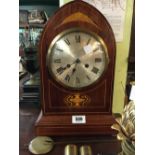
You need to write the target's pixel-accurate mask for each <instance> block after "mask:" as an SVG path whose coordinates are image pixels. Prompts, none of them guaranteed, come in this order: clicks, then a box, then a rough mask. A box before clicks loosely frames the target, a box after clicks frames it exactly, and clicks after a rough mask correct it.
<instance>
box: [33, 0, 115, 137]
mask: <svg viewBox="0 0 155 155" xmlns="http://www.w3.org/2000/svg"><path fill="white" fill-rule="evenodd" d="M115 52H116V46H115V38H114V34H113V31H112V29H111V26H110V25H109V23H108V22H107V20H106V18H105V17H104V16H103V15H102V14H101V13H100V12H99V11H98V10H97V9H95V8H94V7H92V6H91V5H89V4H87V3H85V2H83V1H81V0H78V1H72V2H70V3H68V4H66V5H64V6H63V7H62V8H60V9H59V10H58V11H57V12H56V13H55V14H54V16H53V17H51V18H50V19H49V21H48V23H47V25H46V26H45V28H44V31H43V34H42V37H41V40H40V47H39V56H40V59H39V61H40V74H41V76H40V77H41V104H42V112H41V113H40V115H39V117H38V120H37V121H36V125H35V128H36V134H37V135H46V136H61V135H105V134H114V133H115V131H113V130H112V129H111V125H112V124H113V123H114V122H115V119H114V117H113V115H112V97H113V82H114V68H115ZM78 121H79V122H78Z"/></svg>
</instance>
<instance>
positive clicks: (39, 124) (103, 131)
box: [35, 112, 116, 136]
mask: <svg viewBox="0 0 155 155" xmlns="http://www.w3.org/2000/svg"><path fill="white" fill-rule="evenodd" d="M71 117H72V116H71V115H65V116H64V115H59V117H58V115H50V116H48V115H47V116H45V115H43V113H42V112H41V113H40V115H39V117H38V120H37V121H36V124H35V128H36V135H39V136H65V135H67V136H76V135H112V134H116V132H115V131H114V130H112V129H111V125H112V124H114V123H115V119H114V116H112V115H106V114H105V115H103V114H102V115H99V114H98V115H86V123H85V124H84V125H83V124H72V118H71Z"/></svg>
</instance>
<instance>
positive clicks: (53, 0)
mask: <svg viewBox="0 0 155 155" xmlns="http://www.w3.org/2000/svg"><path fill="white" fill-rule="evenodd" d="M36 4H39V5H55V6H59V0H19V5H36Z"/></svg>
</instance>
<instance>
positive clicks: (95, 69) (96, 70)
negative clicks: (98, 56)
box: [91, 67, 99, 74]
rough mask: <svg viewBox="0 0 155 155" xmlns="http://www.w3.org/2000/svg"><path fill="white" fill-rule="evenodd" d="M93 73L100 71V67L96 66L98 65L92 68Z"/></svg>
mask: <svg viewBox="0 0 155 155" xmlns="http://www.w3.org/2000/svg"><path fill="white" fill-rule="evenodd" d="M91 71H92V72H93V73H95V74H97V73H98V71H99V69H98V68H96V67H93V69H92V70H91Z"/></svg>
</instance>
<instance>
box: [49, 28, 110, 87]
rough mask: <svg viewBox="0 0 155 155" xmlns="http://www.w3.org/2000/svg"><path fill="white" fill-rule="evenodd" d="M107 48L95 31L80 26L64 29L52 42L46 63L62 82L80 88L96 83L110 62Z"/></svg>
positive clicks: (52, 73)
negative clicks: (81, 28) (82, 28)
mask: <svg viewBox="0 0 155 155" xmlns="http://www.w3.org/2000/svg"><path fill="white" fill-rule="evenodd" d="M108 60H109V59H108V55H107V48H106V45H105V44H104V41H103V40H102V39H101V38H100V37H99V36H98V35H97V34H95V33H92V32H89V31H85V30H80V29H77V28H74V29H69V30H67V31H63V32H62V33H61V34H59V35H58V36H56V37H55V38H54V40H53V41H52V42H51V44H50V46H49V49H48V55H47V65H48V69H49V73H50V74H51V76H52V77H54V79H55V80H56V81H57V82H59V83H60V84H61V85H63V86H66V87H70V88H73V89H80V88H84V87H87V86H89V85H92V84H94V83H95V82H96V81H98V80H99V78H100V77H101V76H102V75H103V74H104V71H105V70H106V67H107V64H108Z"/></svg>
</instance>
